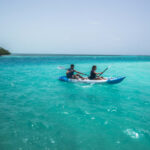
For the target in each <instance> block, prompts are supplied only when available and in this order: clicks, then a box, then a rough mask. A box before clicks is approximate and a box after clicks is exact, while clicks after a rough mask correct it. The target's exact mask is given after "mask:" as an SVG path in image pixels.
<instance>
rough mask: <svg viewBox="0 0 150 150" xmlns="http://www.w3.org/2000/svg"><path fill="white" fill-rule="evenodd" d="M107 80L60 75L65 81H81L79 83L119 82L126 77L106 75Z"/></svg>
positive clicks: (61, 79)
mask: <svg viewBox="0 0 150 150" xmlns="http://www.w3.org/2000/svg"><path fill="white" fill-rule="evenodd" d="M105 78H106V80H89V79H84V80H82V79H69V78H67V77H66V76H61V77H59V80H60V81H64V82H79V83H98V84H100V83H108V84H117V83H120V82H122V81H123V80H124V79H125V77H113V78H111V77H105Z"/></svg>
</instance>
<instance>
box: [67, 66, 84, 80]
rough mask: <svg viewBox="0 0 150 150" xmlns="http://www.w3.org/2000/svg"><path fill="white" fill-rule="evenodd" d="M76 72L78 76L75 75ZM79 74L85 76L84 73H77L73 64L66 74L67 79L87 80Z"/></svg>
mask: <svg viewBox="0 0 150 150" xmlns="http://www.w3.org/2000/svg"><path fill="white" fill-rule="evenodd" d="M74 72H76V73H77V74H75V75H74ZM79 74H83V75H84V73H81V72H79V71H76V70H75V69H74V64H71V65H70V68H69V69H68V70H67V72H66V75H67V78H71V79H79V78H81V79H83V80H84V79H85V78H84V77H82V76H80V75H79Z"/></svg>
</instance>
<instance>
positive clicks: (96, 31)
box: [0, 0, 150, 55]
mask: <svg viewBox="0 0 150 150" xmlns="http://www.w3.org/2000/svg"><path fill="white" fill-rule="evenodd" d="M0 46H1V47H4V48H6V49H8V50H10V52H12V53H32V54H33V53H36V54H37V53H45V54H106V55H109V54H113V55H116V54H120V55H150V0H0Z"/></svg>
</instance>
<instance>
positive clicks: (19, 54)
mask: <svg viewBox="0 0 150 150" xmlns="http://www.w3.org/2000/svg"><path fill="white" fill-rule="evenodd" d="M9 56H147V57H149V56H150V55H120V54H118V55H117V54H115V55H113V54H109V55H106V54H23V53H12V54H11V55H9Z"/></svg>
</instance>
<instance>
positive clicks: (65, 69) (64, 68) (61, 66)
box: [57, 66, 66, 70]
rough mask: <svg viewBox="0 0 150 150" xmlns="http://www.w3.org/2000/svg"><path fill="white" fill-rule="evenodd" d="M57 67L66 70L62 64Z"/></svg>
mask: <svg viewBox="0 0 150 150" xmlns="http://www.w3.org/2000/svg"><path fill="white" fill-rule="evenodd" d="M57 69H63V70H66V69H65V67H63V66H58V67H57Z"/></svg>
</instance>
